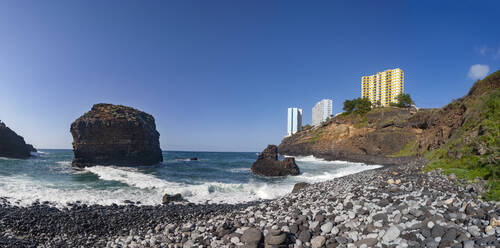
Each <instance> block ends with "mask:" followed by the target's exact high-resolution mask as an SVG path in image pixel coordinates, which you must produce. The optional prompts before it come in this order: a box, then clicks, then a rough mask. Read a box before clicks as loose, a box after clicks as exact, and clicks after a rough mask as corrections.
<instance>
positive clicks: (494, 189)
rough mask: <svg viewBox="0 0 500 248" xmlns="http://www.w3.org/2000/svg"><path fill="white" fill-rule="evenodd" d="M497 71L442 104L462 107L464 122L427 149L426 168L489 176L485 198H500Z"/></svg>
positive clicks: (499, 82)
mask: <svg viewBox="0 0 500 248" xmlns="http://www.w3.org/2000/svg"><path fill="white" fill-rule="evenodd" d="M499 85H500V71H497V72H495V73H493V74H491V75H489V76H488V77H486V78H485V79H483V80H480V81H477V82H476V83H475V84H474V86H473V87H472V88H471V91H470V92H469V94H468V95H467V96H466V97H464V98H461V99H458V100H455V101H453V102H452V103H450V104H449V105H448V106H446V107H445V108H465V109H466V111H465V114H464V120H463V124H462V125H461V126H459V127H458V128H456V129H455V130H453V132H452V133H451V136H450V138H449V140H448V141H447V142H446V143H445V144H443V145H441V146H440V147H439V148H437V149H429V150H428V151H427V152H426V156H427V158H428V159H429V160H430V161H431V163H430V164H429V165H428V169H429V170H432V169H437V168H440V169H443V171H444V173H446V174H452V173H453V174H455V175H457V176H458V177H459V178H466V179H468V180H475V179H476V178H481V179H484V180H488V183H487V186H488V187H489V191H488V193H487V194H486V198H488V199H490V200H497V201H498V200H500V165H499V160H500V89H499V88H498V86H499Z"/></svg>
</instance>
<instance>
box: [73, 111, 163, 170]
mask: <svg viewBox="0 0 500 248" xmlns="http://www.w3.org/2000/svg"><path fill="white" fill-rule="evenodd" d="M71 134H72V135H73V152H74V153H75V158H74V160H73V166H77V167H85V166H92V165H124V166H130V165H153V164H157V163H160V162H162V161H163V156H162V152H161V149H160V141H159V138H160V134H159V133H158V131H156V125H155V119H154V118H153V116H151V115H150V114H147V113H144V112H142V111H139V110H137V109H134V108H131V107H126V106H121V105H112V104H102V103H101V104H95V105H94V106H92V109H91V110H90V111H89V112H87V113H85V114H84V115H82V116H81V117H80V118H78V119H76V120H75V122H73V123H72V124H71Z"/></svg>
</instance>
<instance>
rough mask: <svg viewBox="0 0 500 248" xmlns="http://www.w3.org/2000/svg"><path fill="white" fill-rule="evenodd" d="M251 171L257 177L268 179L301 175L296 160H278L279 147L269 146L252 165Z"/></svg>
mask: <svg viewBox="0 0 500 248" xmlns="http://www.w3.org/2000/svg"><path fill="white" fill-rule="evenodd" d="M251 170H252V172H253V173H254V174H256V175H260V176H268V177H279V176H288V175H298V174H299V173H300V170H299V167H298V166H297V164H296V163H295V158H285V160H283V161H279V160H278V147H277V146H275V145H268V146H267V148H266V149H264V151H263V152H262V153H261V154H260V155H259V158H257V161H255V163H253V164H252V167H251Z"/></svg>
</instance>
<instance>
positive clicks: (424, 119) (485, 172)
mask: <svg viewBox="0 0 500 248" xmlns="http://www.w3.org/2000/svg"><path fill="white" fill-rule="evenodd" d="M499 86H500V71H497V72H495V73H492V74H491V75H489V76H488V77H486V78H485V79H483V80H479V81H477V82H476V83H474V85H473V86H472V88H471V89H470V91H469V93H468V94H467V95H466V96H464V97H462V98H460V99H457V100H454V101H453V102H451V103H450V104H448V105H446V106H445V107H443V108H439V109H422V110H419V111H416V112H411V111H410V110H406V109H398V108H381V109H373V110H371V111H370V112H369V113H367V114H364V115H357V114H348V115H339V116H336V117H334V118H332V119H330V120H328V121H327V122H326V123H324V124H323V125H322V126H320V127H316V128H311V129H308V130H304V131H301V132H298V133H296V134H294V135H293V136H290V137H286V138H285V139H283V141H282V142H281V144H280V145H279V152H280V154H287V155H294V156H297V155H314V156H317V157H321V158H325V159H329V160H347V161H354V162H365V163H379V164H397V163H400V162H402V161H405V160H410V159H412V158H414V157H426V158H427V159H428V161H429V162H430V164H429V165H428V168H429V169H435V168H442V169H443V170H444V172H445V173H454V174H456V175H457V176H459V177H465V178H467V179H474V178H476V177H479V178H482V179H486V180H489V184H490V188H491V190H490V193H489V194H490V196H493V195H496V197H497V198H498V195H499V192H498V190H499V189H498V180H499V178H500V166H499V158H500V150H499V143H500V142H499V129H500V113H499V112H500V89H499Z"/></svg>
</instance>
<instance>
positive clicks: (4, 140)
mask: <svg viewBox="0 0 500 248" xmlns="http://www.w3.org/2000/svg"><path fill="white" fill-rule="evenodd" d="M31 152H36V149H35V148H33V146H32V145H30V144H26V142H25V141H24V138H23V137H21V136H20V135H18V134H17V133H15V132H14V131H12V130H11V129H10V128H9V127H7V126H6V125H5V124H4V123H3V122H1V121H0V157H7V158H29V157H30V156H31Z"/></svg>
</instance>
